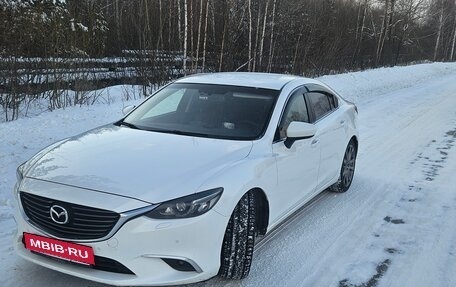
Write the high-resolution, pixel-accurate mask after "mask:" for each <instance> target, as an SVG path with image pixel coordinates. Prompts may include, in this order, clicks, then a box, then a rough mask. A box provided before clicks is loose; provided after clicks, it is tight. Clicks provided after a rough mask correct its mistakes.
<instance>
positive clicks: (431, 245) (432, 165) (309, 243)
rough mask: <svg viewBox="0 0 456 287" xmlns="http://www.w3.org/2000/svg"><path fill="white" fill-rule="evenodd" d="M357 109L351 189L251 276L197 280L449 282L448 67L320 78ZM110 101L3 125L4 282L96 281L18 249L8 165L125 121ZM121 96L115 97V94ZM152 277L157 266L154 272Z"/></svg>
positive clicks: (296, 222)
mask: <svg viewBox="0 0 456 287" xmlns="http://www.w3.org/2000/svg"><path fill="white" fill-rule="evenodd" d="M320 79H321V80H322V81H324V82H326V83H327V84H329V85H330V86H332V87H333V88H334V89H336V90H337V91H339V92H340V94H341V95H343V96H344V97H345V98H347V99H348V100H351V101H353V102H355V103H356V104H357V106H358V109H359V124H360V148H359V157H358V164H357V168H356V173H355V179H354V181H353V184H352V187H351V189H350V190H349V191H348V192H347V193H345V194H333V193H327V192H323V193H322V194H321V195H319V196H318V197H317V198H316V199H315V200H313V201H312V202H311V203H310V204H308V205H307V206H306V207H305V208H304V209H303V210H302V212H301V213H300V214H299V215H298V216H296V217H294V218H293V220H292V221H289V222H287V224H285V225H283V227H282V228H281V229H282V230H281V232H278V233H274V234H273V235H272V236H270V237H268V238H266V239H265V240H263V241H262V242H261V243H260V244H259V246H257V247H258V248H257V250H256V252H255V258H254V261H253V265H252V270H251V273H250V276H249V277H248V278H247V279H245V280H243V281H226V280H221V279H218V278H215V279H211V280H209V281H206V282H203V283H199V284H195V285H193V286H290V287H291V286H339V287H348V286H353V287H354V286H357V287H358V286H360V287H361V286H362V287H373V286H400V287H402V286H411V287H412V286H413V287H419V286H423V287H427V286H439V287H440V286H445V287H446V286H448V287H450V286H456V228H455V226H456V147H455V145H456V64H453V63H447V64H446V63H435V64H421V65H415V66H408V67H396V68H381V69H376V70H369V71H365V72H357V73H347V74H341V75H331V76H324V77H321V78H320ZM122 90H124V89H123V88H122V87H114V88H111V89H110V92H111V93H112V97H113V98H114V99H117V100H115V101H110V102H109V104H98V105H93V106H85V107H71V108H66V109H65V110H56V111H53V112H43V113H41V114H38V115H34V116H32V117H28V118H22V119H19V120H17V121H13V122H7V123H0V227H1V228H0V266H1V269H0V278H1V279H0V282H1V283H0V284H1V286H49V285H52V286H104V285H101V284H96V283H93V282H89V281H86V280H82V279H78V278H74V277H71V276H68V275H64V274H60V273H58V272H55V271H52V270H48V269H45V268H42V267H39V266H36V265H34V264H31V263H28V262H26V261H24V260H22V259H20V258H19V257H18V256H16V255H15V254H14V251H13V248H12V246H11V245H12V244H11V240H12V239H11V238H12V235H13V233H14V232H15V230H14V229H15V224H14V220H13V218H12V211H11V206H12V200H13V199H12V189H13V185H14V183H15V169H16V167H17V166H18V165H19V164H20V163H22V162H24V161H25V160H27V159H28V158H30V157H31V156H32V155H33V154H34V153H35V152H37V151H38V150H40V149H41V148H43V147H45V146H47V145H49V144H51V143H52V142H55V141H57V140H59V139H62V138H64V137H67V136H70V135H74V134H77V133H80V132H82V131H85V130H88V129H91V128H93V127H96V126H98V125H101V124H105V123H108V122H111V121H114V120H116V119H119V118H120V117H121V109H122V107H123V106H125V105H127V104H132V103H133V104H135V103H137V102H138V101H131V102H125V101H122V100H121V98H122V96H121V92H122ZM116 93H118V94H116ZM151 272H153V270H151Z"/></svg>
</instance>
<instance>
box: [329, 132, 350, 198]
mask: <svg viewBox="0 0 456 287" xmlns="http://www.w3.org/2000/svg"><path fill="white" fill-rule="evenodd" d="M356 154H357V148H356V144H355V142H354V140H351V141H350V142H349V143H348V146H347V148H346V149H345V154H344V159H343V160H342V167H341V169H340V176H339V179H338V180H337V182H336V183H335V184H333V185H331V186H330V187H329V190H330V191H332V192H338V193H342V192H346V191H347V190H348V189H349V188H350V185H351V183H352V181H353V176H354V174H355V164H356Z"/></svg>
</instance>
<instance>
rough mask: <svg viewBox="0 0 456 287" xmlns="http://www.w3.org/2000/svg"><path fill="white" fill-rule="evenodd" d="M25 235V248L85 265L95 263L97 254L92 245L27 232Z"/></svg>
mask: <svg viewBox="0 0 456 287" xmlns="http://www.w3.org/2000/svg"><path fill="white" fill-rule="evenodd" d="M23 235H24V244H25V248H26V249H28V250H30V251H34V252H37V253H41V254H45V255H49V256H52V257H57V258H60V259H64V260H67V261H71V262H76V263H80V264H84V265H95V255H94V253H93V249H92V247H90V246H85V245H81V244H76V243H72V242H67V241H63V240H58V239H53V238H49V237H45V236H40V235H36V234H31V233H26V232H24V234H23Z"/></svg>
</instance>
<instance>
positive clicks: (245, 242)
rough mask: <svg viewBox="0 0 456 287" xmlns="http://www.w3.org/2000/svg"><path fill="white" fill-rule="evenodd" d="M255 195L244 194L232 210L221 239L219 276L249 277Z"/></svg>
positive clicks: (231, 277) (252, 244)
mask: <svg viewBox="0 0 456 287" xmlns="http://www.w3.org/2000/svg"><path fill="white" fill-rule="evenodd" d="M255 212H256V210H255V195H254V194H253V193H252V192H248V193H246V194H244V196H243V197H242V198H241V200H239V203H238V204H237V205H236V207H235V208H234V211H233V214H232V215H231V217H230V220H229V222H228V226H227V227H226V231H225V236H224V238H223V244H222V252H221V258H220V260H221V265H220V270H219V275H220V276H221V277H223V278H227V279H243V278H245V277H247V275H249V272H250V265H251V263H252V256H253V247H254V244H255V233H256V223H255Z"/></svg>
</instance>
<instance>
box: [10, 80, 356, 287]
mask: <svg viewBox="0 0 456 287" xmlns="http://www.w3.org/2000/svg"><path fill="white" fill-rule="evenodd" d="M124 113H125V114H126V116H125V117H124V118H122V119H121V120H119V121H118V122H115V123H112V124H108V125H105V126H102V127H99V128H96V129H94V130H91V131H88V132H86V133H83V134H80V135H77V136H74V137H71V138H68V139H65V140H62V141H60V142H57V143H55V144H53V145H51V146H49V147H47V148H45V149H44V150H42V151H41V152H39V153H38V154H36V155H35V156H34V157H32V158H31V159H30V160H29V161H27V162H26V163H24V164H23V165H21V166H19V167H18V170H17V177H18V182H17V184H16V186H15V196H16V198H17V209H16V210H17V212H16V214H15V219H16V221H17V224H18V231H17V234H16V236H15V238H14V246H15V248H16V250H17V252H18V254H19V255H20V256H22V257H23V258H25V259H27V260H29V261H32V262H34V263H37V264H39V265H42V266H45V267H48V268H51V269H54V270H57V271H61V272H64V273H67V274H71V275H74V276H78V277H81V278H85V279H89V280H94V281H98V282H103V283H108V284H113V285H172V284H182V283H190V282H197V281H202V280H206V279H209V278H211V277H213V276H216V275H219V276H221V277H224V278H232V279H242V278H244V277H246V276H247V275H248V273H249V270H250V266H251V264H252V255H253V249H254V246H255V238H258V236H260V235H267V234H268V232H270V231H271V230H272V229H274V227H276V226H278V225H279V224H280V223H281V222H283V221H284V220H286V218H287V217H288V216H289V215H291V214H292V213H293V212H295V211H296V210H298V209H299V208H300V207H302V206H303V205H304V204H305V203H306V202H307V201H309V200H310V199H311V198H312V197H314V196H315V195H317V194H318V193H320V192H322V191H323V190H325V189H328V188H329V189H330V190H332V191H335V192H344V191H346V190H347V189H348V188H349V187H350V184H351V182H352V179H353V174H354V169H355V160H356V154H357V150H358V132H357V108H356V106H355V105H354V104H352V103H350V102H348V101H346V100H344V99H343V98H341V97H340V96H339V95H338V94H337V93H336V92H334V91H333V90H332V89H331V88H329V87H328V86H326V85H325V84H323V83H321V82H319V81H316V80H312V79H307V78H302V77H296V76H289V75H277V74H261V73H215V74H203V75H194V76H190V77H186V78H182V79H179V80H177V81H175V82H173V83H171V84H169V85H167V86H165V87H164V88H162V89H161V90H159V91H157V92H156V93H155V94H154V95H152V96H150V97H149V98H147V99H146V100H145V101H144V102H143V103H142V104H140V105H139V106H138V107H131V108H130V107H129V108H126V109H124Z"/></svg>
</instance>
